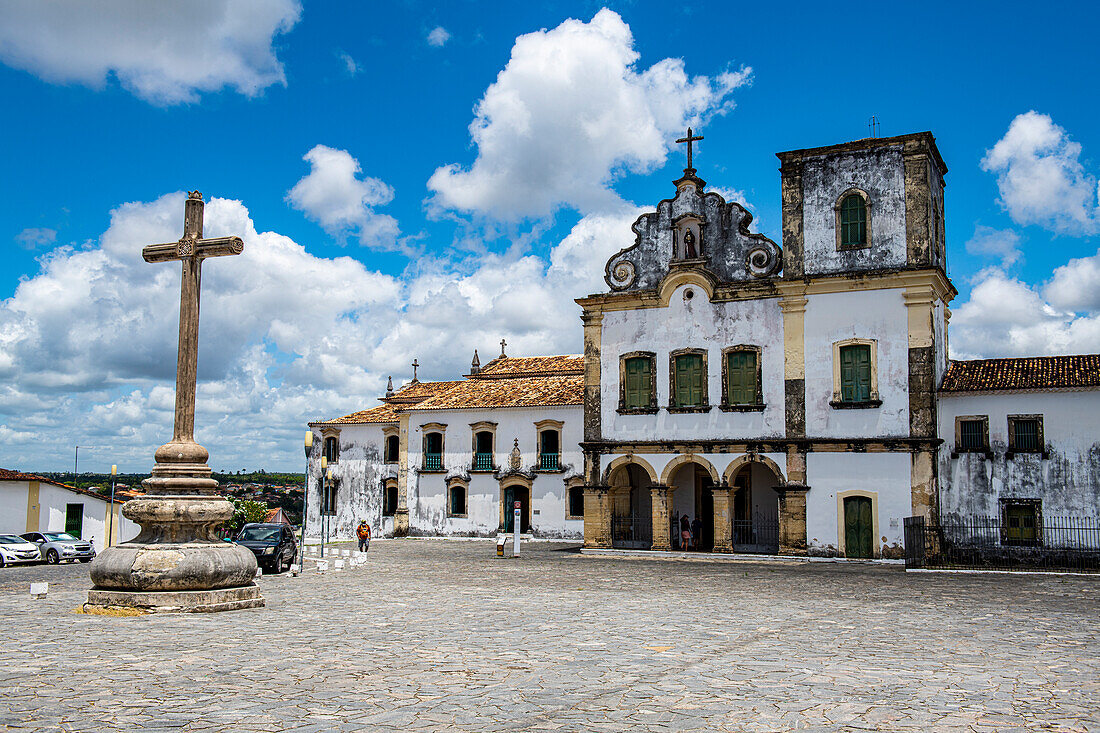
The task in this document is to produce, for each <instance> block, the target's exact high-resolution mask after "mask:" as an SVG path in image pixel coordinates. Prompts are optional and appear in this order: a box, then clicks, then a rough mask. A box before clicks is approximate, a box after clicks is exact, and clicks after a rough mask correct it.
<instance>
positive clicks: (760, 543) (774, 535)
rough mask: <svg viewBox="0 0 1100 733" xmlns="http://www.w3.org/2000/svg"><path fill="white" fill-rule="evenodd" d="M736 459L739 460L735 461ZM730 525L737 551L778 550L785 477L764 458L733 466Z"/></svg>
mask: <svg viewBox="0 0 1100 733" xmlns="http://www.w3.org/2000/svg"><path fill="white" fill-rule="evenodd" d="M735 463H736V462H735ZM731 470H732V476H731V477H730V478H729V479H728V481H729V485H730V528H731V531H732V533H733V550H734V552H755V553H764V554H776V553H778V552H779V493H778V492H777V491H776V490H775V487H777V486H781V485H782V483H783V480H782V478H780V477H779V476H777V475H776V474H775V471H774V470H772V468H771V467H770V466H769V465H768V464H766V463H764V462H761V461H741V462H740V464H739V465H736V466H731Z"/></svg>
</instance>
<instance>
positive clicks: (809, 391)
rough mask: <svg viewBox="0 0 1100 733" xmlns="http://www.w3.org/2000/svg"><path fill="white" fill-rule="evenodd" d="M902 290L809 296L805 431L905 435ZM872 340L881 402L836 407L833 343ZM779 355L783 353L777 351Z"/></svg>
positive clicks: (906, 347) (905, 330)
mask: <svg viewBox="0 0 1100 733" xmlns="http://www.w3.org/2000/svg"><path fill="white" fill-rule="evenodd" d="M902 292H903V291H902V290H900V289H898V290H893V289H890V290H866V291H862V292H855V293H828V294H824V295H811V296H809V297H808V301H809V302H808V303H807V306H806V317H805V331H806V340H805V343H806V352H805V353H806V434H807V435H809V436H813V437H834V438H841V437H843V438H872V437H891V436H907V435H909V316H908V313H907V312H906V307H905V303H904V301H903V300H902ZM850 338H860V339H874V340H875V341H876V353H877V378H878V392H879V398H880V399H881V400H882V406H881V407H875V408H866V409H855V410H853V409H837V408H835V407H833V406H832V405H830V404H829V402H830V401H831V400H832V399H833V388H834V381H833V369H834V366H833V344H834V343H836V342H838V341H842V340H844V339H850ZM780 356H782V355H781V354H780Z"/></svg>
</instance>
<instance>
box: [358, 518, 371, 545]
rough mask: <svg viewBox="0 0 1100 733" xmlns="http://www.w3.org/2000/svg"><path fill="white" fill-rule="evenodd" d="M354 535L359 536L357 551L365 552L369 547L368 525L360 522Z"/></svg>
mask: <svg viewBox="0 0 1100 733" xmlns="http://www.w3.org/2000/svg"><path fill="white" fill-rule="evenodd" d="M355 535H356V536H357V537H358V538H359V552H366V551H367V550H368V549H369V548H370V525H369V524H367V523H366V522H360V523H359V528H358V529H356V530H355Z"/></svg>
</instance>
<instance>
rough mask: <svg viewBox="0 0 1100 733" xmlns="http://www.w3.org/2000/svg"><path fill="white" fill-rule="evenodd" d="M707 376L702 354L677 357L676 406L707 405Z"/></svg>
mask: <svg viewBox="0 0 1100 733" xmlns="http://www.w3.org/2000/svg"><path fill="white" fill-rule="evenodd" d="M706 379H707V375H706V374H705V373H704V371H703V356H702V354H681V355H679V356H677V357H676V406H677V407H698V406H699V405H702V404H704V403H705V401H706V399H705V395H706V389H707V385H706Z"/></svg>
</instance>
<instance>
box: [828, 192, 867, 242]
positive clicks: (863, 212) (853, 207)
mask: <svg viewBox="0 0 1100 733" xmlns="http://www.w3.org/2000/svg"><path fill="white" fill-rule="evenodd" d="M869 246H871V198H870V197H869V196H868V195H867V193H866V192H865V191H861V190H860V189H858V188H851V189H848V190H847V191H845V192H844V193H843V194H841V195H840V198H839V199H837V203H836V248H837V249H838V250H844V249H863V248H864V247H869Z"/></svg>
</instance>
